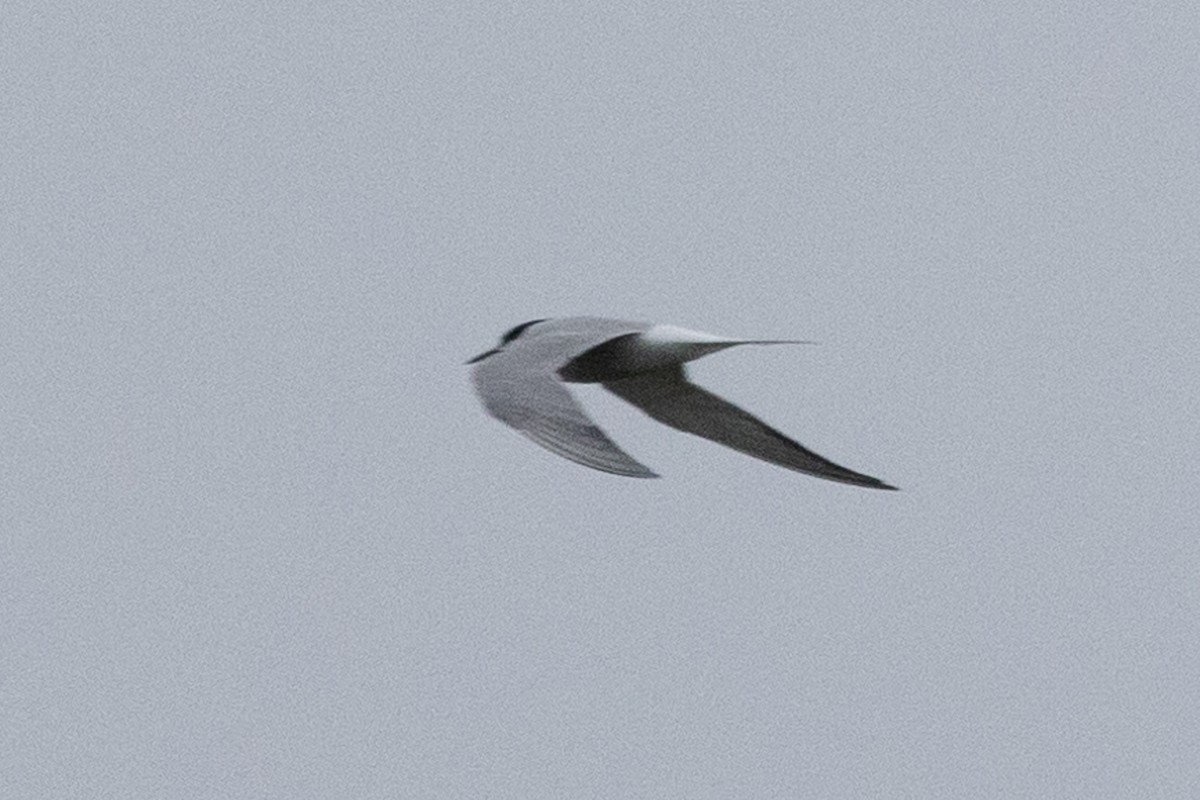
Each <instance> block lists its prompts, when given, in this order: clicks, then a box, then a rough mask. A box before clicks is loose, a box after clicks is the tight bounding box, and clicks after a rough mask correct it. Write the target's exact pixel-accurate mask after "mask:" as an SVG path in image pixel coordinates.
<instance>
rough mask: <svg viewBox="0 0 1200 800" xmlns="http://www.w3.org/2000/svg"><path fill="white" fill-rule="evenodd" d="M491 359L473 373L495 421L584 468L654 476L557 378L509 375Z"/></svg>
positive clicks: (635, 475)
mask: <svg viewBox="0 0 1200 800" xmlns="http://www.w3.org/2000/svg"><path fill="white" fill-rule="evenodd" d="M493 358H496V359H499V356H494V357H493ZM491 360H492V359H488V361H484V362H481V364H480V368H477V369H476V370H475V373H474V377H475V387H476V389H477V390H478V392H479V396H480V399H482V400H483V404H484V406H485V407H486V408H487V410H488V412H489V413H491V415H492V416H494V417H495V418H496V419H498V420H500V421H501V422H503V423H505V424H506V425H509V426H511V427H513V428H515V429H517V430H518V431H520V432H521V433H522V434H524V435H525V436H527V437H529V439H531V440H532V441H534V442H535V443H537V444H539V445H541V446H542V447H544V448H546V449H547V450H549V451H550V452H552V453H556V454H558V455H560V456H562V457H563V458H568V459H570V460H571V461H574V462H576V463H578V464H583V465H584V466H585V467H591V468H592V469H598V470H600V471H602V472H611V473H613V474H614V475H624V476H626V477H631V478H657V477H658V476H657V475H656V474H655V473H654V472H652V471H650V470H649V469H647V468H646V467H645V465H643V464H641V463H639V462H638V461H637V460H635V459H634V458H633V457H631V456H630V455H629V454H628V453H626V452H625V451H624V450H622V449H621V448H620V447H617V445H616V444H615V443H614V442H613V440H612V439H609V438H608V436H607V435H605V433H604V431H602V430H600V428H598V427H597V426H596V425H595V423H593V422H592V421H591V420H590V419H588V417H587V415H586V414H584V412H583V409H582V408H581V407H580V406H579V404H578V403H577V402H576V401H575V398H574V397H572V396H571V393H570V392H568V391H567V389H566V387H564V386H563V385H562V384H561V383H560V382H559V381H558V378H557V376H554V375H552V374H550V373H546V374H544V375H538V374H530V373H528V372H527V373H524V374H518V375H517V377H516V378H513V377H512V375H511V374H510V373H509V372H508V371H506V370H504V369H498V370H497V369H492V368H491V366H490V365H489V364H488V362H489V361H491Z"/></svg>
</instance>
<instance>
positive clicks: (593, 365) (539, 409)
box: [467, 317, 896, 489]
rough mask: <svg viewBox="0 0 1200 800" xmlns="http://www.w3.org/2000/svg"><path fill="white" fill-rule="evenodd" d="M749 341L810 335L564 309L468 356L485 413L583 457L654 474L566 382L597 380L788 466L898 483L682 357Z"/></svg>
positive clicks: (667, 419) (670, 420)
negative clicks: (723, 386) (708, 377)
mask: <svg viewBox="0 0 1200 800" xmlns="http://www.w3.org/2000/svg"><path fill="white" fill-rule="evenodd" d="M743 344H809V342H800V341H796V340H782V339H728V338H725V337H722V336H712V335H710V334H707V333H700V332H698V331H691V330H687V329H686V328H677V327H675V326H673V325H654V324H650V323H646V322H630V321H626V320H618V319H605V318H602V317H564V318H560V319H535V320H531V321H529V322H524V323H522V324H520V325H518V326H516V327H515V328H512V329H511V330H509V331H508V332H507V333H505V334H504V335H503V336H502V337H501V338H500V343H499V345H497V346H496V347H494V348H492V349H491V350H488V351H487V352H485V353H481V354H480V355H478V356H476V357H475V358H473V359H471V360H470V361H468V362H467V363H468V364H473V365H474V367H473V369H472V373H471V376H472V378H473V380H474V382H475V391H476V392H477V393H478V394H479V397H480V399H481V400H482V401H483V405H484V408H486V409H487V411H488V413H490V414H491V415H492V416H493V417H495V418H496V419H498V420H500V421H501V422H503V423H504V424H506V425H509V426H511V427H513V428H516V429H517V430H518V431H520V432H521V433H522V434H524V435H525V436H527V437H529V438H530V439H532V440H533V441H534V442H535V443H537V444H539V445H541V446H542V447H544V448H546V449H547V450H550V451H551V452H553V453H557V454H558V455H560V456H563V457H564V458H569V459H570V460H572V461H575V462H578V463H580V464H583V465H584V466H585V467H591V468H592V469H598V470H601V471H603V472H611V473H613V474H615V475H624V476H627V477H631V478H657V477H658V475H656V474H655V473H654V472H652V471H650V470H649V469H648V468H646V467H645V466H644V465H643V464H641V463H640V462H638V461H637V460H635V459H634V458H633V457H632V456H630V455H629V454H628V453H626V452H625V451H624V450H622V449H621V448H620V447H618V446H617V445H616V444H615V443H614V442H613V441H612V439H610V438H608V436H607V435H606V434H605V433H604V431H602V430H600V428H599V427H597V426H596V424H595V423H594V422H592V420H591V419H589V418H588V416H587V415H586V414H585V413H584V411H583V409H582V408H581V407H580V405H579V403H577V402H576V401H575V398H574V397H573V396H572V395H571V393H570V392H569V391H567V388H566V386H565V384H567V383H599V384H600V385H602V386H603V387H604V388H605V389H608V390H609V391H610V392H612V393H613V394H615V395H617V397H620V398H621V399H622V400H625V401H627V402H629V403H632V404H633V405H635V406H637V407H638V408H639V409H641V410H642V411H644V412H645V413H646V414H649V415H650V416H651V417H652V418H654V419H656V420H658V421H659V422H662V423H664V424H666V425H670V426H671V427H672V428H677V429H679V430H681V431H685V432H687V433H692V434H695V435H697V436H703V437H704V438H706V439H711V440H712V441H714V442H717V443H718V444H723V445H725V446H726V447H732V448H733V449H734V450H738V451H741V452H743V453H745V454H746V455H750V456H754V457H755V458H761V459H762V460H763V461H769V462H770V463H772V464H777V465H779V466H781V467H786V468H787V469H792V470H796V471H797V472H804V473H807V474H809V475H814V476H816V477H818V478H825V479H827V480H831V481H839V482H841V483H849V484H853V485H854V486H865V487H869V488H872V489H895V488H896V487H894V486H889V485H888V484H886V483H884V482H883V481H881V480H879V479H878V478H872V477H870V476H869V475H863V474H861V473H858V472H854V471H853V470H850V469H847V468H845V467H842V466H839V465H837V464H835V463H833V462H832V461H830V460H829V459H827V458H823V457H821V456H819V455H817V454H816V453H814V452H812V451H811V450H809V449H807V448H806V447H804V446H803V445H801V444H800V443H799V442H796V441H794V440H793V439H790V438H788V437H787V436H785V435H784V434H782V433H780V432H779V431H777V430H775V429H774V428H772V427H771V426H770V425H767V424H766V423H765V422H763V421H762V420H760V419H758V418H757V417H755V416H752V415H751V414H748V413H747V412H745V411H743V410H742V409H740V408H738V407H737V406H735V405H733V404H732V403H730V402H728V401H727V400H723V399H721V398H720V397H718V396H717V395H715V394H713V393H712V392H709V391H707V390H705V389H702V388H700V387H699V386H697V385H696V384H694V383H692V382H691V381H689V380H688V378H687V373H686V372H685V371H684V366H683V365H684V363H685V362H687V361H694V360H695V359H697V358H701V357H703V356H706V355H709V354H711V353H715V352H717V351H719V350H724V349H726V348H729V347H736V346H738V345H743Z"/></svg>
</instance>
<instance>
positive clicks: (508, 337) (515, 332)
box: [500, 318, 546, 344]
mask: <svg viewBox="0 0 1200 800" xmlns="http://www.w3.org/2000/svg"><path fill="white" fill-rule="evenodd" d="M545 321H546V320H545V318H543V319H531V320H529V322H522V323H521V324H520V325H518V326H517V327H515V328H513V329H511V330H510V331H508V332H507V333H505V334H504V335H503V336H501V337H500V344H508V343H509V342H511V341H512V340H513V339H515V338H517V337H518V336H520V335H521V334H522V333H524V332H525V329H526V328H528V327H529V326H530V325H536V324H538V323H539V322H545Z"/></svg>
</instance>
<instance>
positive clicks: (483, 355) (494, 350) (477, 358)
mask: <svg viewBox="0 0 1200 800" xmlns="http://www.w3.org/2000/svg"><path fill="white" fill-rule="evenodd" d="M499 352H500V348H499V347H493V348H492V349H491V350H488V351H487V352H486V353H480V354H479V355H477V356H475V357H474V358H472V359H471V360H470V361H466V362H464V363H466V364H474V363H475V362H476V361H483V360H484V359H485V358H487V357H488V356H493V355H495V354H496V353H499Z"/></svg>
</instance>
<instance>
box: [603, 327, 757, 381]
mask: <svg viewBox="0 0 1200 800" xmlns="http://www.w3.org/2000/svg"><path fill="white" fill-rule="evenodd" d="M637 341H638V344H639V345H640V346H639V347H638V349H637V351H636V352H635V353H633V354H630V355H627V356H626V358H627V359H628V360H627V362H626V366H628V367H631V368H634V369H638V370H644V369H657V368H660V367H666V366H670V365H672V364H682V363H683V362H685V361H692V360H694V359H697V358H701V357H702V356H706V355H709V354H710V353H715V352H716V351H718V350H723V349H725V348H726V347H732V346H733V345H735V344H737V343H738V341H739V340H737V339H729V338H727V337H724V336H713V335H712V334H709V333H701V332H700V331H692V330H688V329H687V328H677V327H675V326H674V325H655V326H654V327H652V328H650V330H648V331H646V332H645V333H643V334H641V335H640V336H639V337H638V340H637Z"/></svg>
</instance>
